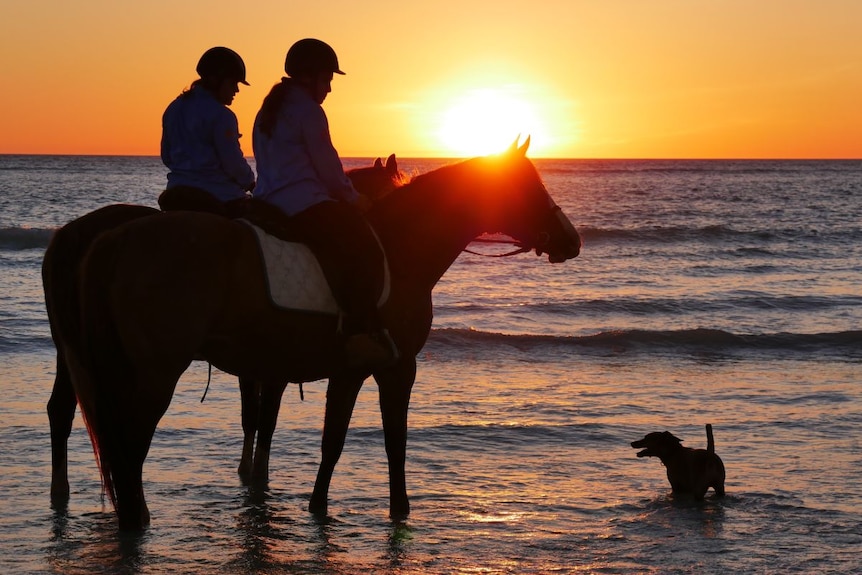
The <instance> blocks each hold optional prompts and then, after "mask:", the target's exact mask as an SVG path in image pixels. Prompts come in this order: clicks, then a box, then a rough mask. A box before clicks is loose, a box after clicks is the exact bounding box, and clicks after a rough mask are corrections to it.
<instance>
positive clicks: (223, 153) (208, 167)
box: [162, 86, 254, 202]
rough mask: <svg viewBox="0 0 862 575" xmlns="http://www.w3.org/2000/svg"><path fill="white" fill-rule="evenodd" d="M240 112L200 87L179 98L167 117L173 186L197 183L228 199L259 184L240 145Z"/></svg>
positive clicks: (166, 152) (166, 154)
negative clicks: (237, 116) (237, 114)
mask: <svg viewBox="0 0 862 575" xmlns="http://www.w3.org/2000/svg"><path fill="white" fill-rule="evenodd" d="M239 138H240V133H239V124H238V123H237V120H236V115H234V113H233V112H232V111H230V109H229V108H228V107H227V106H225V105H224V104H222V103H220V102H219V101H218V100H216V98H215V96H214V95H213V94H212V93H211V92H209V91H208V90H206V89H205V88H202V87H200V86H196V87H193V88H192V89H191V90H189V91H188V92H186V93H184V94H181V95H180V96H178V97H177V98H176V99H175V100H174V101H173V102H171V104H170V105H169V106H168V108H167V109H166V110H165V113H164V115H163V116H162V162H164V164H165V166H167V167H168V169H169V170H170V172H169V173H168V185H167V187H168V189H170V188H172V187H175V186H180V185H183V186H194V187H196V188H201V189H203V190H206V191H207V192H209V193H211V194H212V195H213V196H215V197H216V198H217V199H219V200H221V201H223V202H226V201H228V200H234V199H237V198H241V197H243V196H244V195H245V191H246V190H249V189H251V188H252V187H253V186H254V172H253V171H252V169H251V166H249V165H248V162H247V161H246V159H245V156H243V153H242V149H241V148H240V145H239Z"/></svg>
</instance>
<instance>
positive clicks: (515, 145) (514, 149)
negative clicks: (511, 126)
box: [506, 134, 521, 154]
mask: <svg viewBox="0 0 862 575" xmlns="http://www.w3.org/2000/svg"><path fill="white" fill-rule="evenodd" d="M520 139H521V134H518V136H517V137H516V138H515V141H514V142H512V145H510V146H509V149H508V150H506V153H507V154H515V153H517V152H518V140H520Z"/></svg>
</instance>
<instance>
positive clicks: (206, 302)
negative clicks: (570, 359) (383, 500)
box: [64, 141, 580, 529]
mask: <svg viewBox="0 0 862 575" xmlns="http://www.w3.org/2000/svg"><path fill="white" fill-rule="evenodd" d="M528 143H529V141H528V142H527V143H525V144H524V145H523V146H522V147H520V148H518V147H517V146H516V145H513V147H512V149H511V150H509V151H508V152H507V153H505V154H502V155H499V156H489V157H484V158H475V159H473V160H467V161H464V162H460V163H457V164H453V165H450V166H446V167H443V168H440V169H437V170H434V171H431V172H429V173H427V174H424V175H421V176H418V177H416V178H414V179H413V180H412V181H411V182H410V183H408V184H406V185H404V186H402V187H401V188H398V189H397V190H395V191H393V192H392V193H391V194H389V195H388V196H386V197H385V198H384V199H382V200H381V201H379V202H378V203H377V204H375V206H374V207H373V208H372V209H371V211H370V212H368V214H367V216H368V220H369V222H370V223H371V224H372V226H373V227H374V229H375V231H376V232H377V235H378V236H379V238H380V241H381V243H382V244H383V246H384V248H385V251H386V254H387V257H388V261H389V267H390V271H391V293H390V296H389V298H388V300H387V301H386V303H385V304H384V306H383V308H382V315H383V318H384V322H385V323H386V325H387V326H388V328H389V330H390V333H391V335H392V337H393V339H394V340H395V342H396V343H397V345H398V347H399V350H400V352H401V356H400V359H399V360H398V361H397V362H396V363H395V364H394V365H391V366H388V367H386V368H381V369H378V370H376V371H375V372H374V373H373V375H374V378H375V380H376V381H377V383H378V388H379V395H380V408H381V412H382V416H383V430H384V437H385V444H386V453H387V456H388V460H389V489H390V493H389V496H390V515H391V516H392V517H393V519H398V518H401V517H404V516H406V515H407V514H408V513H409V508H410V505H409V501H408V497H407V489H406V481H405V476H404V464H405V455H406V437H407V411H408V405H409V399H410V392H411V389H412V386H413V382H414V380H415V375H416V355H417V353H418V352H419V351H420V350H421V348H422V347H423V345H424V344H425V341H426V338H427V337H428V333H429V331H430V329H431V318H432V310H431V290H432V288H433V287H434V285H435V284H436V283H437V281H438V280H439V278H440V277H441V276H442V275H443V273H444V272H445V271H446V270H447V269H448V267H449V266H450V265H451V264H452V262H453V261H455V259H456V258H457V257H458V255H459V254H460V253H461V251H462V250H463V249H464V248H465V247H466V246H467V244H468V243H469V242H470V241H471V240H473V239H474V238H475V237H476V236H478V235H480V234H482V233H484V232H501V233H505V234H507V235H510V236H512V237H513V238H515V239H516V240H517V241H518V242H520V243H521V244H522V245H523V246H525V247H528V248H531V249H535V251H536V253H537V254H538V255H541V254H542V253H547V254H548V259H549V261H551V262H562V261H565V260H567V259H569V258H572V257H575V256H577V255H578V252H579V249H580V238H579V236H578V234H577V232H576V231H575V229H574V227H573V226H572V224H571V223H570V222H569V220H568V219H566V217H565V216H564V215H563V214H562V212H561V210H560V209H559V208H558V207H557V206H556V204H555V203H554V201H553V200H552V199H551V197H550V196H549V195H548V192H547V190H546V189H545V187H544V185H543V184H542V182H541V179H540V178H539V175H538V173H537V171H536V169H535V167H534V166H533V164H532V163H531V162H530V161H529V160H528V159H527V158H526V148H527V145H528ZM81 279H82V282H81V291H80V295H81V302H80V303H81V323H82V328H83V329H82V334H83V338H82V339H80V340H79V339H78V338H75V339H74V340H73V341H69V342H66V341H64V344H68V346H67V348H66V351H67V360H68V364H69V366H70V367H71V368H72V370H73V377H72V383H73V385H74V387H75V391H76V393H77V396H78V400H79V402H80V405H81V408H82V411H83V412H84V414H85V420H86V422H87V425H88V426H89V429H90V436H91V438H92V439H93V444H94V448H95V450H96V452H97V453H98V454H99V462H100V471H101V473H102V478H103V481H104V484H105V487H106V489H107V491H108V493H109V495H110V496H111V500H112V502H113V503H114V505H115V509H116V511H117V515H118V518H119V525H120V528H121V529H140V528H142V527H143V526H144V525H147V524H148V523H149V511H148V509H147V506H146V503H145V500H144V493H143V487H142V470H143V464H144V460H145V459H146V456H147V451H148V450H149V446H150V442H151V440H152V437H153V434H154V432H155V429H156V426H157V424H158V422H159V420H160V419H161V417H162V415H163V414H164V413H165V411H166V410H167V408H168V405H169V404H170V401H171V398H172V396H173V393H174V389H175V387H176V383H177V380H178V379H179V377H180V376H181V375H182V373H183V372H184V371H185V370H186V368H187V367H188V366H189V364H190V363H191V361H192V360H193V359H194V358H195V357H203V358H204V359H206V360H207V361H209V362H211V363H212V364H213V365H214V366H216V367H217V368H219V369H221V370H222V371H225V372H227V373H232V374H236V375H239V376H241V377H243V378H249V379H253V380H255V381H257V382H260V383H261V385H278V386H282V385H283V384H284V382H285V381H294V382H302V381H312V380H316V379H322V378H325V377H328V378H329V387H328V390H327V400H326V415H325V419H324V431H323V442H322V460H321V464H320V468H319V471H318V474H317V479H316V482H315V486H314V491H313V494H312V497H311V502H310V504H309V508H310V510H311V511H313V512H316V513H323V512H325V511H326V507H327V499H328V491H329V485H330V480H331V478H332V472H333V470H334V468H335V465H336V462H337V461H338V458H339V457H340V455H341V451H342V448H343V445H344V439H345V436H346V433H347V428H348V425H349V421H350V416H351V413H352V411H353V407H354V405H355V401H356V396H357V394H358V392H359V389H360V387H361V386H362V383H363V381H364V380H365V378H366V377H367V376H368V375H370V374H369V373H368V372H367V371H351V370H350V369H348V368H347V367H346V365H345V363H344V359H343V354H342V349H341V338H340V336H339V333H338V330H337V318H336V317H335V316H334V315H332V316H330V315H326V314H319V313H304V312H298V311H292V310H284V309H281V308H275V307H273V306H272V304H271V303H270V301H269V297H268V295H267V286H266V283H265V282H266V280H265V278H264V272H263V269H262V263H261V261H260V258H259V256H258V246H257V243H256V240H255V238H254V233H253V231H252V230H251V229H250V228H249V227H248V226H246V225H244V224H242V223H238V222H235V221H231V220H227V219H225V218H221V217H217V216H213V215H211V214H206V213H192V212H174V213H166V214H163V215H161V216H159V217H157V218H155V217H154V218H141V219H138V220H134V221H132V222H129V223H128V224H124V225H122V226H120V227H118V228H116V229H115V230H112V231H109V232H106V233H105V234H102V235H101V236H99V237H98V238H97V239H96V240H95V241H94V242H93V245H92V247H91V248H90V250H89V251H88V253H87V255H86V258H85V260H84V262H83V265H82V268H81ZM72 354H74V355H75V356H76V359H75V360H74V361H71V360H69V355H72Z"/></svg>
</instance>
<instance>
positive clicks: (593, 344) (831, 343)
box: [428, 328, 862, 359]
mask: <svg viewBox="0 0 862 575" xmlns="http://www.w3.org/2000/svg"><path fill="white" fill-rule="evenodd" d="M428 342H429V344H430V345H433V346H440V347H452V348H455V349H463V348H465V347H467V346H474V347H475V345H485V346H508V347H513V348H517V349H520V350H531V349H536V348H542V347H546V348H547V347H563V348H591V349H597V350H612V351H633V352H637V351H650V352H651V351H656V350H663V349H664V350H667V351H688V352H695V353H698V352H703V353H707V352H712V353H722V352H733V351H742V352H745V351H763V352H773V351H774V352H782V353H787V352H794V353H817V354H828V355H841V356H850V357H856V358H860V359H862V330H854V331H841V332H835V333H814V334H802V333H773V334H756V335H751V334H746V335H740V334H734V333H730V332H727V331H724V330H720V329H682V330H616V331H607V332H601V333H597V334H593V335H586V336H552V335H508V334H502V333H493V332H485V331H477V330H469V329H458V328H441V329H434V330H432V332H431V335H430V337H429V340H428Z"/></svg>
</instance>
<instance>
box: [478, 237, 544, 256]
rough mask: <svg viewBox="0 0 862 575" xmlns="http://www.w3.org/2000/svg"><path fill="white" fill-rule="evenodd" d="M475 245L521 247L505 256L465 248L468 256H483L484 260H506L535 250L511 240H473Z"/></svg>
mask: <svg viewBox="0 0 862 575" xmlns="http://www.w3.org/2000/svg"><path fill="white" fill-rule="evenodd" d="M473 243H481V244H512V245H514V246H519V247H516V248H515V249H514V250H512V251H510V252H506V253H504V254H483V253H479V252H474V251H473V250H469V249H467V248H464V251H465V252H467V253H468V254H473V255H474V256H482V257H484V258H506V257H509V256H515V255H518V254H523V253H526V252H528V251H530V250H531V249H533V248H530V247H527V246H524V245H523V244H518V243H516V242H513V241H510V240H478V239H477V240H473Z"/></svg>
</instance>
